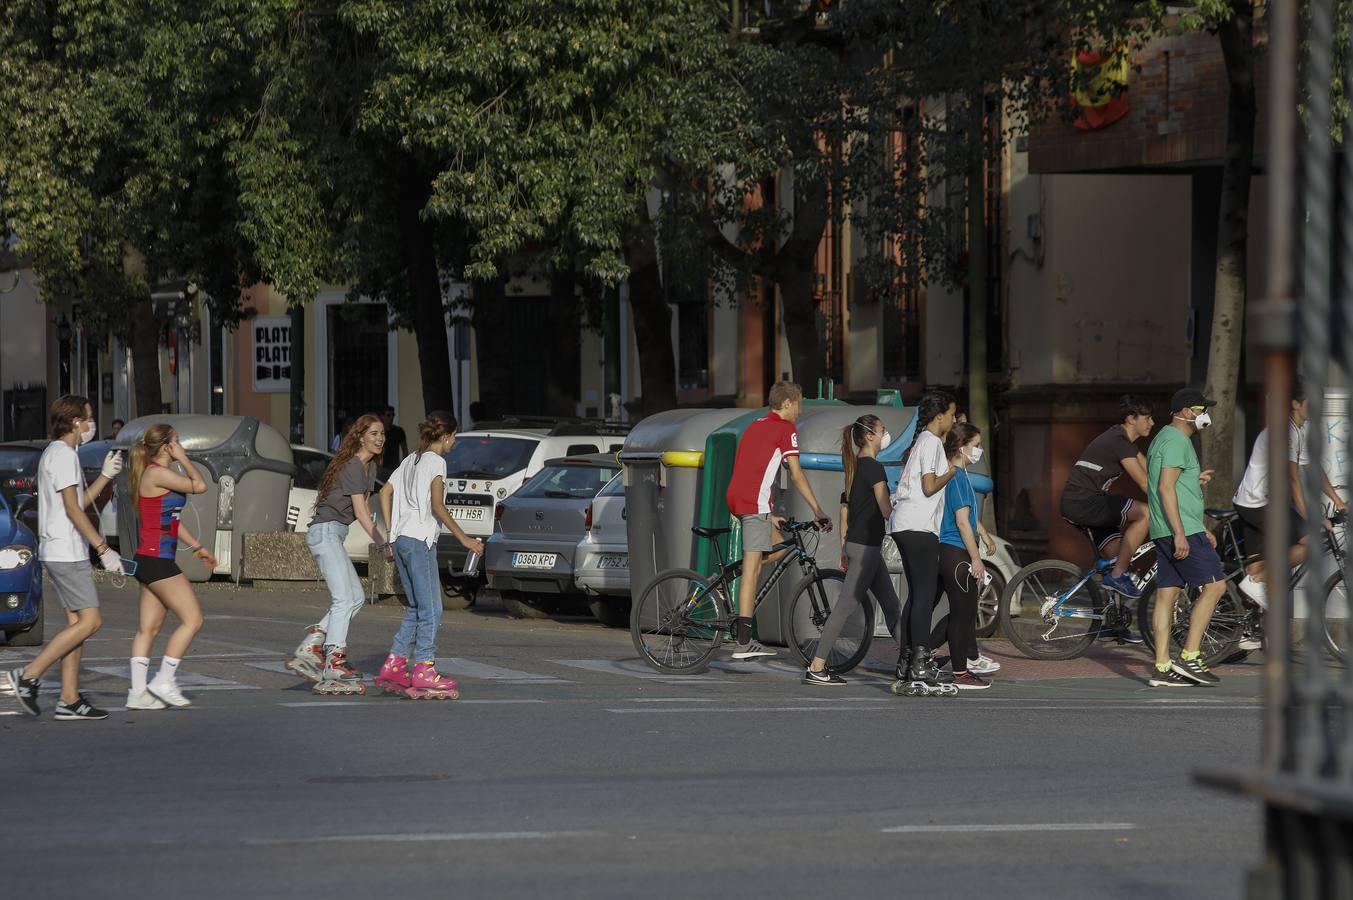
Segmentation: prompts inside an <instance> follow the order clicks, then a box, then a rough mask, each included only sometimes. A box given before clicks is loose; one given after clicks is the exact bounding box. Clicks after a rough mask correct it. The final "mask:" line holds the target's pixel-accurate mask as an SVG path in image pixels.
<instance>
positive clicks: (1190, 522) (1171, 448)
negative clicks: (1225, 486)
mask: <svg viewBox="0 0 1353 900" xmlns="http://www.w3.org/2000/svg"><path fill="white" fill-rule="evenodd" d="M1161 469H1179V470H1181V471H1180V473H1179V480H1178V481H1176V482H1175V496H1176V497H1177V498H1178V500H1179V522H1180V524H1182V525H1183V526H1184V535H1185V536H1190V535H1195V534H1202V533H1203V532H1205V531H1207V528H1206V527H1204V525H1203V486H1202V485H1201V484H1199V483H1198V476H1199V474H1200V473H1201V467H1200V466H1199V465H1198V454H1197V453H1195V452H1194V450H1193V442H1192V441H1190V440H1189V439H1188V436H1187V435H1185V434H1184V432H1182V431H1180V430H1179V429H1178V428H1175V427H1174V426H1173V425H1166V426H1165V427H1164V428H1162V429H1161V430H1160V434H1157V435H1156V439H1155V440H1153V441H1152V442H1151V450H1150V452H1149V453H1148V454H1147V456H1146V500H1147V507H1148V508H1149V510H1150V512H1151V539H1152V540H1155V539H1156V538H1163V537H1170V536H1171V535H1173V534H1174V529H1173V528H1171V527H1170V520H1169V519H1168V518H1166V517H1165V505H1164V504H1163V503H1161V500H1160V470H1161Z"/></svg>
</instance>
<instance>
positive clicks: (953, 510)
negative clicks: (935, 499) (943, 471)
mask: <svg viewBox="0 0 1353 900" xmlns="http://www.w3.org/2000/svg"><path fill="white" fill-rule="evenodd" d="M965 506H966V507H967V508H968V518H969V522H970V524H971V525H972V533H973V537H974V538H975V537H976V536H977V492H976V491H974V490H973V489H972V481H971V480H970V479H969V478H968V470H967V469H959V470H958V471H957V472H956V473H955V474H954V477H953V478H951V479H949V483H948V484H947V485H945V486H944V518H943V519H942V520H941V522H940V543H941V544H948V545H949V546H950V547H958V548H960V549H967V548H966V547H964V546H963V535H962V534H960V533H959V530H958V518H957V517H958V511H959V510H960V509H962V508H963V507H965Z"/></svg>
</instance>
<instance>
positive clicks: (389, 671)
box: [375, 653, 413, 697]
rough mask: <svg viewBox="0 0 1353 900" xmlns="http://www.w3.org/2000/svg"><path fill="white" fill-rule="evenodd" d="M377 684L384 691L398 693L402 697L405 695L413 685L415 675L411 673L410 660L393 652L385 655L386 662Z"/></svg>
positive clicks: (378, 676) (377, 678)
mask: <svg viewBox="0 0 1353 900" xmlns="http://www.w3.org/2000/svg"><path fill="white" fill-rule="evenodd" d="M375 684H376V687H378V688H380V689H381V690H383V691H388V692H390V693H391V694H398V695H399V696H401V697H403V696H405V692H406V691H408V689H409V688H411V687H413V677H412V676H411V675H410V674H409V661H408V660H407V659H405V658H404V657H402V656H396V655H395V654H393V653H391V654H390V655H389V656H387V657H385V664H384V665H382V666H381V671H380V674H379V675H377V676H376V681H375Z"/></svg>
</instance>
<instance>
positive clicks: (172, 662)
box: [155, 656, 183, 684]
mask: <svg viewBox="0 0 1353 900" xmlns="http://www.w3.org/2000/svg"><path fill="white" fill-rule="evenodd" d="M181 662H183V660H181V659H175V658H174V657H172V656H166V657H164V658H162V659H161V660H160V671H158V672H156V673H155V680H156V681H158V682H159V683H160V684H166V683H167V684H173V683H174V676H175V675H177V674H178V671H179V663H181Z"/></svg>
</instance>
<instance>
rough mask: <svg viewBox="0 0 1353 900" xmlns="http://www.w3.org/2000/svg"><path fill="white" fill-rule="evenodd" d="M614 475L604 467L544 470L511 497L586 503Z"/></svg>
mask: <svg viewBox="0 0 1353 900" xmlns="http://www.w3.org/2000/svg"><path fill="white" fill-rule="evenodd" d="M615 473H616V470H615V469H610V468H606V467H604V466H546V467H545V468H543V469H541V470H540V471H539V472H537V473H536V474H535V476H534V477H533V478H532V479H531V480H530V481H528V482H526V484H524V485H522V487H521V489H520V490H518V491H517V493H516V494H515V495H514V496H517V497H550V498H553V499H558V500H586V499H589V498H591V497H595V496H596V495H597V492H598V491H600V490H601V489H602V488H603V487H605V486H606V483H607V482H608V481H610V480H611V479H612V478H613V477H615Z"/></svg>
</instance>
